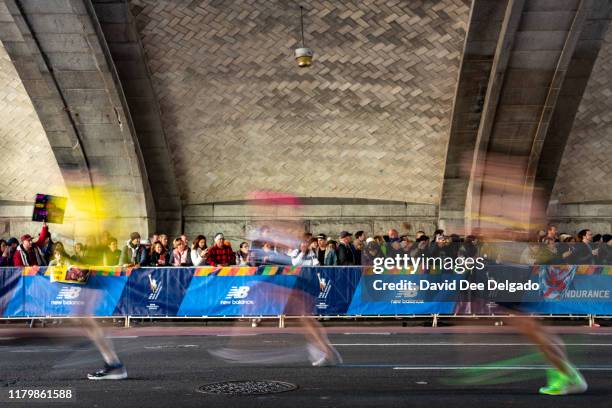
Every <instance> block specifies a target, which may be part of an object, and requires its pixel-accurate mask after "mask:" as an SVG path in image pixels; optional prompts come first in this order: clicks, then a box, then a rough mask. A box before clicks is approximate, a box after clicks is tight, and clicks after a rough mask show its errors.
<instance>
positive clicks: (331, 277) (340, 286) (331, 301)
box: [304, 266, 362, 316]
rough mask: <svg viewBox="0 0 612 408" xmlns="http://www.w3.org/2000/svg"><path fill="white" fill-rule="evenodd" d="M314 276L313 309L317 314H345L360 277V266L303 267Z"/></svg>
mask: <svg viewBox="0 0 612 408" xmlns="http://www.w3.org/2000/svg"><path fill="white" fill-rule="evenodd" d="M304 269H305V270H307V271H308V272H309V273H310V274H311V276H315V277H316V278H317V279H316V282H314V284H315V288H316V287H318V289H319V290H318V293H315V296H316V300H315V311H314V313H315V314H317V315H327V316H334V315H346V314H348V310H349V306H350V305H351V302H352V301H353V296H354V295H355V289H356V288H357V285H358V284H359V280H360V279H361V272H362V268H360V267H356V268H336V267H333V266H331V267H326V268H314V267H313V268H304Z"/></svg>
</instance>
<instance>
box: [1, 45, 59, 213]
mask: <svg viewBox="0 0 612 408" xmlns="http://www.w3.org/2000/svg"><path fill="white" fill-rule="evenodd" d="M0 146H2V157H1V160H2V164H1V165H0V166H1V168H2V170H1V171H0V175H1V177H0V200H10V201H27V202H32V201H33V199H34V197H35V195H36V193H51V194H59V195H66V190H65V185H64V179H63V178H62V174H61V172H60V169H59V166H58V165H57V160H56V159H55V156H54V155H53V151H52V150H51V146H50V145H49V140H48V139H47V135H46V134H45V130H44V129H43V127H42V125H41V123H40V120H39V119H38V116H37V115H36V111H35V110H34V106H33V105H32V101H31V100H30V97H29V95H28V93H27V92H26V90H25V88H24V87H23V83H22V82H21V79H20V78H19V75H18V74H17V71H16V70H15V67H14V65H13V62H12V61H11V59H10V58H9V56H8V54H7V52H6V50H5V48H4V46H3V45H2V43H0Z"/></svg>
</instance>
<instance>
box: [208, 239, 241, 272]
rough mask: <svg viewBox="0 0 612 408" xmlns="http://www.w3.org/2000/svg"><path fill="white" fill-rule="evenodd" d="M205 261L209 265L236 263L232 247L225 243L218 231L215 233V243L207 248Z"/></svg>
mask: <svg viewBox="0 0 612 408" xmlns="http://www.w3.org/2000/svg"><path fill="white" fill-rule="evenodd" d="M206 262H207V263H208V264H209V265H211V266H228V265H235V264H236V254H235V253H234V251H233V250H232V247H231V246H230V245H227V244H226V243H225V237H224V236H223V234H221V233H219V234H217V235H215V245H213V246H212V247H210V249H209V250H208V253H207V254H206Z"/></svg>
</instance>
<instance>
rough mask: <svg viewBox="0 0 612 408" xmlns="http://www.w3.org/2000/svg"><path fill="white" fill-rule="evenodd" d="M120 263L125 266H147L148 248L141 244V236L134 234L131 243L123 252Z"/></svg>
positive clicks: (131, 236) (131, 235) (129, 242)
mask: <svg viewBox="0 0 612 408" xmlns="http://www.w3.org/2000/svg"><path fill="white" fill-rule="evenodd" d="M120 263H121V265H123V266H136V267H140V265H146V264H147V248H146V247H145V246H144V245H142V244H141V243H140V234H139V233H137V232H132V233H131V234H130V239H129V241H127V242H126V244H125V246H124V247H123V249H122V251H121V257H120Z"/></svg>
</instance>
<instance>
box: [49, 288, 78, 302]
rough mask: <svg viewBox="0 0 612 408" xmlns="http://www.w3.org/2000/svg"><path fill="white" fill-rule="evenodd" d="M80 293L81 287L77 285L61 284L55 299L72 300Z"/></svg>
mask: <svg viewBox="0 0 612 408" xmlns="http://www.w3.org/2000/svg"><path fill="white" fill-rule="evenodd" d="M80 294H81V288H80V287H78V286H62V288H61V289H60V291H59V293H58V294H57V296H56V298H55V299H57V300H72V299H76V298H78V297H79V295H80Z"/></svg>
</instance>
